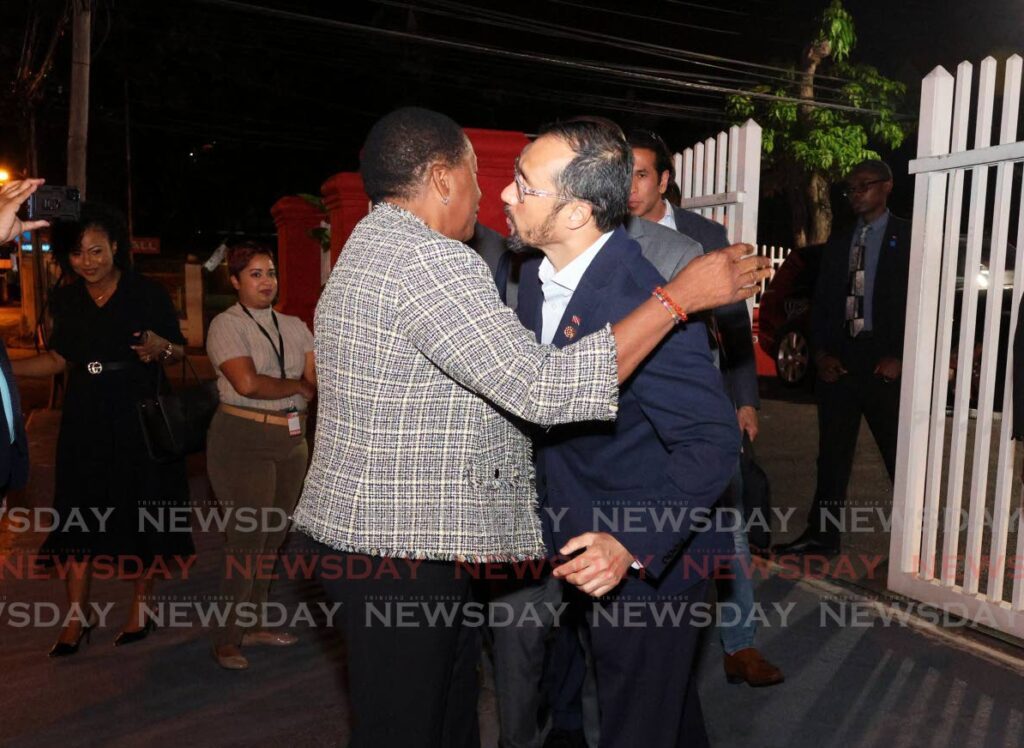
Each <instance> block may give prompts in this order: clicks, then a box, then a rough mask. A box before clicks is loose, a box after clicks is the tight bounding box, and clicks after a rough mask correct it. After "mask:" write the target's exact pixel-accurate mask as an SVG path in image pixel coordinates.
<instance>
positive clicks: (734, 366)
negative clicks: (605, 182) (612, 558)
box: [629, 130, 784, 687]
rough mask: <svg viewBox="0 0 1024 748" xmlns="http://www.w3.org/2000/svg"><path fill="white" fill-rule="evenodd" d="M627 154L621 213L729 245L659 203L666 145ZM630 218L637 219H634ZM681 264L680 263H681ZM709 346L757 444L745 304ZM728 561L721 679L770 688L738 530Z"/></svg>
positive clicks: (718, 322)
mask: <svg viewBox="0 0 1024 748" xmlns="http://www.w3.org/2000/svg"><path fill="white" fill-rule="evenodd" d="M629 144H630V146H631V147H632V149H633V180H632V187H631V190H630V195H629V212H630V213H631V214H632V215H633V216H637V217H642V218H645V219H647V221H648V222H654V223H656V225H658V226H659V227H660V228H663V229H664V228H667V229H669V230H672V231H674V232H678V233H679V234H680V235H682V236H686V237H688V238H689V240H691V241H695V242H696V243H699V245H700V246H701V247H702V248H703V251H707V252H713V251H715V250H718V249H721V248H722V247H725V246H726V245H727V244H728V243H729V239H728V237H727V235H726V232H725V227H724V226H722V225H721V224H720V223H717V222H715V221H712V220H709V219H707V218H704V217H703V216H701V215H699V214H697V213H693V212H691V211H689V210H686V209H684V208H680V207H678V206H673V205H672V204H671V203H670V202H669V201H668V200H667V199H666V197H665V193H666V192H667V190H668V187H669V185H670V184H672V183H673V182H672V157H671V154H670V153H669V149H668V146H666V145H665V141H664V140H662V139H661V138H660V137H659V136H658V135H657V134H656V133H653V132H651V131H650V130H634V131H633V132H631V133H630V134H629ZM634 220H638V219H637V218H634ZM644 256H645V257H647V259H649V260H651V262H652V263H653V264H654V266H655V267H656V268H657V269H658V271H659V272H660V273H661V274H662V275H664V276H665V277H667V278H670V277H672V274H674V273H676V272H679V267H675V268H672V266H671V261H670V260H668V258H666V260H668V261H665V260H663V261H660V262H659V260H658V259H657V258H653V257H651V256H650V255H648V254H647V253H646V252H645V253H644ZM684 264H685V263H684ZM712 329H713V331H714V335H713V336H712V342H713V345H714V347H715V350H716V357H717V359H718V366H719V368H720V369H721V371H722V376H723V379H724V380H725V385H726V391H727V393H728V394H729V397H730V398H731V399H732V402H733V405H734V406H735V408H736V419H737V421H738V423H739V426H740V430H741V431H742V432H743V434H744V435H745V436H746V437H747V438H748V439H749V440H750V441H751V443H753V441H754V440H755V439H756V438H757V429H758V423H757V409H758V408H759V407H761V398H760V395H759V393H758V386H757V363H756V359H755V358H754V339H753V334H752V333H751V329H750V314H749V312H748V310H747V305H746V303H745V302H743V303H740V304H730V305H728V306H724V307H719V308H718V309H715V310H714V312H713V315H712ZM742 494H743V480H742V474H741V472H740V468H739V466H738V465H737V468H736V474H735V475H734V476H733V480H732V482H731V484H730V486H729V489H728V491H727V492H726V495H725V496H724V497H723V505H724V506H726V507H728V508H729V509H731V510H734V511H736V512H741V511H742V509H743V501H742ZM734 541H735V545H736V561H735V562H734V563H733V564H732V565H731V567H732V568H731V569H730V571H731V574H730V576H731V577H732V578H731V579H729V580H723V581H722V582H721V583H720V584H719V599H720V601H722V602H726V603H730V604H734V605H736V606H737V607H738V609H739V610H740V612H741V614H740V615H739V616H738V618H739V622H738V623H736V624H735V625H732V626H722V627H721V628H720V630H719V633H720V636H721V640H722V649H723V651H724V656H723V660H722V664H723V668H724V670H725V674H726V677H727V678H728V679H729V681H730V682H733V683H737V682H738V683H744V682H745V683H748V684H749V685H751V686H756V687H760V686H772V685H776V684H778V683H781V682H782V681H783V680H784V676H783V674H782V671H781V670H780V669H779V668H778V667H776V666H775V665H773V664H772V663H771V662H769V661H768V660H767V659H766V658H765V657H764V655H762V654H761V652H760V651H759V650H758V649H757V648H756V647H754V637H755V635H756V633H757V625H756V623H755V617H754V616H753V615H751V613H752V612H753V608H754V586H753V582H752V580H751V579H750V577H749V576H748V575H747V574H746V573H744V569H749V568H751V566H750V560H751V559H750V545H749V543H748V541H747V533H746V529H745V528H743V527H738V528H737V529H736V530H735V533H734Z"/></svg>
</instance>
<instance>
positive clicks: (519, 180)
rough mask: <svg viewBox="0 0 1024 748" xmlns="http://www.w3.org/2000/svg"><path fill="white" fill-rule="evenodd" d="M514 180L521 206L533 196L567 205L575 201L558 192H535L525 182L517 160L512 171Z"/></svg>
mask: <svg viewBox="0 0 1024 748" xmlns="http://www.w3.org/2000/svg"><path fill="white" fill-rule="evenodd" d="M512 179H513V181H515V183H516V197H517V198H518V199H519V202H520V204H522V203H524V202H526V196H527V195H533V196H534V197H550V198H554V199H555V200H559V201H561V202H563V203H567V202H570V201H572V200H574V199H575V198H572V197H566V196H565V195H559V194H558V193H557V192H548V191H547V190H535V189H534V188H533V187H529V186H527V184H526V183H525V182H524V181H523V173H522V172H521V171H519V159H516V163H515V166H514V167H513V169H512Z"/></svg>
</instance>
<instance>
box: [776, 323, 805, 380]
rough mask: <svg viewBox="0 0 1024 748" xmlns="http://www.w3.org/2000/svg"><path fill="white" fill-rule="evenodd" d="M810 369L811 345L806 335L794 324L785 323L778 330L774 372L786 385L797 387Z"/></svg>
mask: <svg viewBox="0 0 1024 748" xmlns="http://www.w3.org/2000/svg"><path fill="white" fill-rule="evenodd" d="M810 371H811V347H810V344H809V343H808V341H807V336H806V335H805V334H804V332H803V330H801V329H800V328H799V327H798V326H796V325H785V326H784V327H783V328H782V330H780V331H779V347H778V351H777V352H776V354H775V374H776V376H778V378H779V381H781V382H782V383H783V384H784V385H786V386H787V387H799V386H800V385H802V384H803V383H804V382H805V381H807V377H808V374H809V373H810Z"/></svg>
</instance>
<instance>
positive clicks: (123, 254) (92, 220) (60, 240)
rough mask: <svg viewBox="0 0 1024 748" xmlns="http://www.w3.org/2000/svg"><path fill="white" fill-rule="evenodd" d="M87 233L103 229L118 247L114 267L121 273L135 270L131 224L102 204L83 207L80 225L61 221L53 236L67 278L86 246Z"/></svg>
mask: <svg viewBox="0 0 1024 748" xmlns="http://www.w3.org/2000/svg"><path fill="white" fill-rule="evenodd" d="M86 229H99V230H100V231H102V232H103V233H104V234H106V235H107V238H108V239H109V240H110V243H111V244H112V245H114V265H115V266H116V267H118V268H119V269H120V270H122V271H123V270H129V269H130V268H131V266H132V240H131V237H130V236H128V224H127V222H126V221H125V219H124V215H123V214H122V213H121V211H119V210H117V208H113V207H111V206H109V205H103V204H102V203H82V210H81V214H80V216H79V219H78V220H77V221H58V222H57V223H55V224H54V225H53V228H52V229H51V232H50V243H51V245H52V247H53V257H54V259H55V260H57V263H58V264H59V265H60V269H61V271H63V272H64V273H65V274H67V275H71V273H72V272H73V270H72V268H71V253H72V252H74V251H76V250H77V249H78V248H79V247H81V245H82V234H84V233H85V231H86Z"/></svg>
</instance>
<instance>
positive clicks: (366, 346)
mask: <svg viewBox="0 0 1024 748" xmlns="http://www.w3.org/2000/svg"><path fill="white" fill-rule="evenodd" d="M362 176H363V182H364V186H365V189H366V191H367V194H368V195H369V196H370V199H371V200H372V201H373V203H374V205H375V207H374V209H373V211H372V212H371V213H370V215H369V216H367V217H366V218H365V219H363V220H362V221H361V222H360V223H359V224H358V225H357V226H356V228H355V230H354V231H353V232H352V235H351V237H350V238H349V240H348V242H347V243H346V244H345V247H344V250H343V251H342V253H341V256H340V258H339V260H338V263H337V265H336V266H335V268H334V271H333V273H332V274H331V278H330V280H329V282H328V284H327V286H326V288H325V289H324V292H323V295H322V297H321V299H320V303H319V304H318V306H317V310H316V317H315V323H314V341H315V342H314V349H315V358H316V367H317V379H318V383H319V387H320V390H319V397H320V406H319V411H318V422H317V429H316V440H315V448H314V454H313V460H312V464H311V466H310V469H309V473H308V475H307V478H306V483H305V487H304V489H303V493H302V497H301V499H300V501H299V505H298V507H297V509H296V512H295V522H296V524H297V526H298V528H299V529H300V530H301V531H303V532H305V533H306V534H307V535H309V536H310V537H311V538H313V539H314V540H315V541H317V546H316V547H317V552H318V554H319V557H320V565H319V568H320V578H321V581H322V582H323V584H324V587H325V590H326V592H327V594H328V597H330V598H332V599H334V600H336V601H340V602H342V603H343V608H342V611H343V613H344V614H345V616H346V620H345V628H346V634H347V640H348V647H347V651H348V658H349V663H348V664H349V668H348V669H349V682H350V688H349V694H350V696H351V699H352V715H353V733H352V742H351V745H353V746H360V745H368V746H370V745H372V746H392V745H394V746H398V745H402V746H413V745H424V746H433V745H455V744H462V743H472V742H473V738H472V737H470V734H471V732H472V730H471V729H467V725H469V724H470V723H471V721H472V720H471V717H472V713H475V701H474V700H473V698H472V697H471V696H470V697H469V698H465V701H463V703H464V704H465V707H464V712H465V714H464V715H463V716H464V719H460V718H458V717H456V718H455V719H452V718H451V717H449V719H448V720H445V719H444V714H445V710H446V708H448V710H449V714H451V712H452V704H451V703H450V700H449V698H448V690H449V689H448V684H450V683H451V682H452V677H453V662H454V660H455V655H456V649H457V646H458V644H459V636H458V634H459V629H460V627H461V626H460V624H461V614H462V612H464V609H463V608H462V607H461V606H462V605H463V604H464V603H466V601H467V600H468V595H469V576H468V575H467V574H466V572H465V569H461V571H460V567H459V565H458V562H466V561H469V562H476V561H512V560H520V559H528V558H538V557H542V556H543V555H544V553H545V549H544V544H543V541H542V539H541V532H540V522H539V519H538V516H537V511H536V507H535V504H536V493H535V488H534V483H533V469H532V465H531V446H530V440H529V438H528V436H527V434H526V432H525V429H524V422H531V423H536V424H540V425H542V426H548V425H553V424H559V423H566V422H572V421H587V420H606V421H610V420H613V419H614V418H615V413H616V407H617V393H618V383H619V382H620V381H622V380H624V379H625V378H626V377H628V376H629V374H630V373H631V372H632V370H633V369H634V368H635V367H636V365H637V364H638V363H639V362H640V361H641V360H642V359H643V358H644V356H646V355H647V353H649V352H650V351H651V350H652V349H653V347H654V346H655V345H656V344H657V342H658V341H659V340H660V339H661V338H662V337H663V336H664V335H665V334H666V333H667V332H668V331H669V330H670V329H671V327H672V324H673V321H672V317H671V316H669V314H667V313H666V311H665V309H664V308H663V307H662V306H661V304H660V303H659V302H657V301H655V300H652V301H649V302H647V303H645V304H644V305H642V306H641V307H640V308H638V310H637V311H635V312H634V313H633V314H631V315H630V316H629V317H628V318H627V319H626V320H624V321H622V322H620V323H619V324H617V325H616V326H615V327H614V328H606V329H604V330H602V331H601V332H599V333H595V334H593V335H590V336H587V337H586V338H584V339H582V340H580V341H579V342H577V343H576V344H575V345H573V346H570V347H568V348H565V349H563V350H558V349H556V348H554V347H552V346H545V345H540V344H538V343H537V341H536V339H535V337H534V336H533V334H531V333H530V332H528V331H527V330H526V329H525V328H523V327H522V326H521V325H520V324H519V322H518V321H517V319H516V317H515V315H514V314H513V313H512V312H511V311H510V310H509V309H508V308H506V307H505V306H504V305H503V304H502V303H501V300H500V299H499V297H498V294H497V292H496V290H495V287H494V284H493V282H492V281H491V278H490V275H489V273H488V271H487V268H486V266H485V265H484V263H483V261H482V260H481V259H480V258H479V257H478V256H477V255H476V254H475V253H473V252H472V251H471V250H470V249H469V248H468V247H466V245H464V244H463V243H462V242H463V241H464V240H466V239H468V238H469V237H470V236H471V235H472V233H473V226H474V223H475V220H476V213H477V206H478V204H479V199H480V190H479V187H478V186H477V182H476V157H475V154H474V153H473V149H472V146H471V145H470V144H469V141H468V140H467V139H466V137H465V135H464V134H463V133H462V131H461V129H460V128H459V127H458V125H456V124H455V122H453V121H452V120H450V119H449V118H447V117H445V116H444V115H441V114H437V113H435V112H430V111H427V110H423V109H416V108H405V109H399V110H397V111H395V112H392V113H391V114H389V115H387V116H386V117H384V118H383V119H381V120H380V121H379V122H377V124H375V125H374V127H373V128H372V130H371V131H370V134H369V135H368V137H367V141H366V144H365V146H364V148H363V154H362ZM530 199H558V200H562V201H570V200H571V199H572V198H571V197H569V196H554V195H544V196H538V197H531V198H530ZM741 253H742V250H739V249H737V251H736V252H734V253H732V254H729V253H726V254H725V255H723V256H727V257H728V260H727V261H726V262H721V261H714V260H713V258H714V257H715V255H718V254H720V253H712V254H711V255H707V256H705V257H704V258H700V261H701V262H700V264H697V267H696V268H695V271H687V272H688V273H689V276H688V277H689V280H687V279H686V278H684V277H682V276H679V277H677V278H676V279H675V280H674V281H672V282H671V283H669V284H668V285H667V286H666V290H667V291H668V293H670V294H672V296H673V298H675V299H677V300H678V301H679V302H680V303H681V304H682V305H683V306H684V307H685V308H686V309H687V310H688V311H696V310H697V309H700V308H709V307H712V306H717V305H719V304H721V303H723V302H725V301H729V300H732V299H734V298H740V297H742V296H743V295H745V294H746V293H747V292H746V291H744V290H741V287H742V286H744V285H750V284H753V283H754V282H756V281H757V280H759V279H760V277H761V276H760V273H759V271H758V270H756V268H757V267H759V266H760V264H761V263H759V262H757V261H751V260H744V261H742V262H737V258H738V257H739V255H740V254H741ZM708 260H712V262H715V263H716V264H715V265H711V264H709V263H708V262H707V261H708ZM694 263H698V261H697V260H695V261H694ZM689 267H690V268H694V264H691V265H690V266H689ZM688 284H689V285H688ZM328 555H329V556H332V557H333V558H332V560H333V561H338V560H339V559H340V561H341V563H338V564H334V563H332V564H331V565H330V569H331V570H332V573H327V571H326V569H327V566H326V565H325V564H324V563H323V559H324V557H325V556H328ZM356 556H358V558H359V560H360V563H358V564H356V563H353V561H354V558H353V557H356ZM357 568H358V569H360V570H362V573H359V574H355V573H354V572H353V571H352V570H353V569H357ZM342 569H344V570H348V572H349V573H348V574H347V575H346V574H344V573H338V570H342ZM446 605H453V606H455V608H453V610H456V613H455V614H454V617H452V618H450V619H442V620H441V621H440V622H438V621H433V622H431V620H430V616H431V615H436V614H437V613H438V612H439V610H440V609H438V608H437V607H436V606H441V608H444V607H445V606H446ZM442 614H443V613H442ZM460 659H464V660H465V661H466V662H467V663H469V664H470V665H471V666H472V665H475V659H474V658H473V656H472V653H471V652H470V653H469V655H468V656H467V657H465V658H462V655H460ZM470 680H472V678H471V679H470ZM462 696H463V697H466V694H465V693H463V694H462ZM455 728H460V729H462V730H463V734H462V735H461V736H456V735H455V734H454V733H453V732H452V730H453V729H455Z"/></svg>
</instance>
